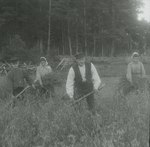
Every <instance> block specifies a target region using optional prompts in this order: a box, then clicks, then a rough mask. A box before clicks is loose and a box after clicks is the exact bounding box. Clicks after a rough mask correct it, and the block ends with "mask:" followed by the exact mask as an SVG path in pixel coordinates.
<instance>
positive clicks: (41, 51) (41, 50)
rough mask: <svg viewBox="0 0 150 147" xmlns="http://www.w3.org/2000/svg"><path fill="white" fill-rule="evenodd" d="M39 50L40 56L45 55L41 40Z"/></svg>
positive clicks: (40, 40)
mask: <svg viewBox="0 0 150 147" xmlns="http://www.w3.org/2000/svg"><path fill="white" fill-rule="evenodd" d="M39 49H40V54H41V55H43V40H42V39H39Z"/></svg>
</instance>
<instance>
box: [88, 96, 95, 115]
mask: <svg viewBox="0 0 150 147" xmlns="http://www.w3.org/2000/svg"><path fill="white" fill-rule="evenodd" d="M86 101H87V104H88V109H89V110H90V111H91V112H92V114H93V115H95V114H96V109H95V99H94V94H91V95H90V96H88V97H87V98H86Z"/></svg>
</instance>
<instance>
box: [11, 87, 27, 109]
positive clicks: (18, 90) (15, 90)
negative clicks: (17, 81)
mask: <svg viewBox="0 0 150 147" xmlns="http://www.w3.org/2000/svg"><path fill="white" fill-rule="evenodd" d="M23 89H24V87H17V88H15V89H14V90H13V96H17V95H18V94H19V93H20V92H21V91H22V90H23ZM23 98H24V97H23V96H22V95H21V96H19V98H17V99H14V100H13V104H12V107H15V106H16V104H17V101H18V100H23Z"/></svg>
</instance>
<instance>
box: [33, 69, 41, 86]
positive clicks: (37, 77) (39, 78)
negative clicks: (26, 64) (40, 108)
mask: <svg viewBox="0 0 150 147" xmlns="http://www.w3.org/2000/svg"><path fill="white" fill-rule="evenodd" d="M37 81H38V82H39V83H40V85H41V86H43V83H42V79H41V75H40V68H39V67H37V70H36V78H35V81H34V82H37Z"/></svg>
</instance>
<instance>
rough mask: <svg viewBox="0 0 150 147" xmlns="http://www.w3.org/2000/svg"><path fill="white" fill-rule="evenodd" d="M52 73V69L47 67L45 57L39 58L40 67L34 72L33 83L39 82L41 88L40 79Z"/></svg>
mask: <svg viewBox="0 0 150 147" xmlns="http://www.w3.org/2000/svg"><path fill="white" fill-rule="evenodd" d="M50 73H52V68H51V67H50V66H49V65H48V62H47V60H46V58H45V57H41V58H40V65H39V66H38V67H37V70H36V78H35V83H36V82H39V84H40V86H41V87H43V82H42V78H43V77H44V76H46V75H48V74H50Z"/></svg>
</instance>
